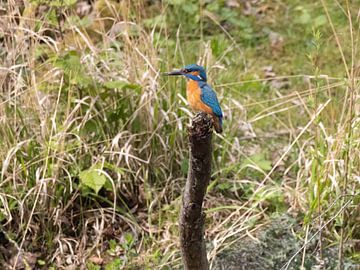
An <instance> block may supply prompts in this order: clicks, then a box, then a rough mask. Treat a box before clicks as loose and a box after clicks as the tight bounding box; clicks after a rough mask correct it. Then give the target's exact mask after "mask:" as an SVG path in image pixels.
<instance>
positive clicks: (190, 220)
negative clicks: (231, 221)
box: [180, 113, 212, 270]
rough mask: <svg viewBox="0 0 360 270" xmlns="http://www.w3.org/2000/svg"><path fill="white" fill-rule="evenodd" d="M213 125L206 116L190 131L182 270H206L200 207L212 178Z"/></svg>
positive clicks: (182, 223)
mask: <svg viewBox="0 0 360 270" xmlns="http://www.w3.org/2000/svg"><path fill="white" fill-rule="evenodd" d="M211 126H212V122H211V119H210V117H209V116H208V115H207V114H206V113H199V114H197V115H196V116H195V117H194V118H193V122H192V126H191V128H190V129H189V141H190V161H189V163H190V166H189V172H188V178H187V181H186V185H185V191H184V196H183V204H182V209H181V213H180V244H181V253H182V258H183V263H184V269H185V270H208V269H209V263H208V260H207V256H206V247H205V240H204V221H205V214H204V213H203V211H202V204H203V200H204V196H205V193H206V188H207V186H208V184H209V182H210V177H211V156H212V145H211V139H212V129H211Z"/></svg>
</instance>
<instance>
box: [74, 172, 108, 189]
mask: <svg viewBox="0 0 360 270" xmlns="http://www.w3.org/2000/svg"><path fill="white" fill-rule="evenodd" d="M79 177H80V181H81V183H82V184H83V185H85V186H87V187H89V188H90V189H92V190H93V191H94V192H95V193H96V194H98V193H99V191H100V189H101V188H102V187H103V186H104V185H105V182H106V177H105V175H103V174H102V173H100V172H99V171H98V170H97V169H96V168H94V167H92V168H90V169H88V170H85V171H82V172H81V173H80V174H79Z"/></svg>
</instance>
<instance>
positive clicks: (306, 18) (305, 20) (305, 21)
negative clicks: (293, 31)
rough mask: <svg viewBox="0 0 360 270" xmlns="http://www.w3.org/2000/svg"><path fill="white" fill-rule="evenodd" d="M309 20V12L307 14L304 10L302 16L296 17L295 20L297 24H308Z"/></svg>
mask: <svg viewBox="0 0 360 270" xmlns="http://www.w3.org/2000/svg"><path fill="white" fill-rule="evenodd" d="M310 20H311V16H310V14H309V12H307V11H306V10H303V12H302V14H301V15H300V16H299V17H298V19H297V20H296V21H297V23H300V24H308V23H309V22H310Z"/></svg>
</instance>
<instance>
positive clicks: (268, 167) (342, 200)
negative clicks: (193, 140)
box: [0, 0, 360, 269]
mask: <svg viewBox="0 0 360 270" xmlns="http://www.w3.org/2000/svg"><path fill="white" fill-rule="evenodd" d="M0 3H1V4H0V15H1V17H0V25H1V28H2V31H1V32H0V61H1V67H0V85H1V92H0V160H1V163H0V165H1V178H0V210H1V211H0V229H1V231H0V250H1V252H0V265H1V266H2V268H9V269H20V268H22V267H32V268H40V269H64V268H65V267H68V266H74V267H82V268H87V269H100V266H102V267H103V268H104V269H123V268H124V269H150V268H154V267H156V269H177V268H180V267H181V257H180V253H179V241H178V213H179V207H180V202H181V191H182V189H183V186H184V183H185V178H186V174H187V168H188V145H187V125H188V124H189V122H190V119H191V116H192V112H191V111H190V110H189V108H188V106H187V104H186V98H185V89H184V88H185V84H184V81H183V80H180V79H179V80H169V79H168V78H162V77H161V75H160V74H161V72H163V71H168V70H171V69H173V68H177V67H181V66H183V65H185V64H190V63H198V64H202V65H204V66H205V67H206V69H207V73H208V77H209V78H210V79H209V80H210V84H211V85H212V86H213V87H214V88H215V89H216V91H217V94H218V97H219V99H220V103H221V106H222V108H223V111H224V114H225V120H224V133H223V134H222V135H218V136H216V137H215V138H214V159H213V160H214V161H213V180H212V182H211V184H210V186H209V188H208V193H207V196H206V202H205V208H206V211H207V217H206V241H207V243H209V246H208V257H209V260H210V262H211V264H212V265H214V261H215V260H216V258H217V256H218V255H219V254H220V253H222V252H224V250H226V249H227V248H228V247H229V246H231V244H233V243H234V242H236V243H238V241H242V239H244V238H245V237H246V238H250V239H252V240H253V241H256V239H255V238H256V235H258V234H257V232H259V231H261V230H263V229H264V228H265V227H266V226H268V224H269V222H271V220H272V218H273V217H274V216H278V215H282V214H284V213H287V214H288V215H291V216H293V218H295V220H296V223H297V225H296V227H297V228H300V229H298V230H297V231H296V232H294V233H296V237H297V238H298V239H299V240H301V241H300V242H301V243H305V244H304V245H303V246H298V245H296V247H298V250H297V252H295V253H294V254H292V255H291V256H289V258H287V260H286V261H287V265H291V263H292V260H293V259H294V258H296V260H297V261H301V260H302V265H303V266H306V265H308V262H306V258H307V246H309V245H311V246H312V247H314V241H315V243H316V245H315V246H316V252H317V259H318V260H317V262H318V263H319V265H321V266H322V267H326V265H325V266H324V264H325V263H324V262H325V261H326V260H324V257H323V256H324V254H329V253H328V252H327V249H328V248H330V247H336V248H337V250H338V252H337V253H338V255H337V256H338V258H337V261H338V264H339V269H342V268H341V267H342V265H343V262H344V261H345V260H348V259H351V260H353V261H354V262H355V263H360V262H359V261H360V257H359V239H360V228H359V215H358V214H359V206H358V205H359V203H358V202H359V199H360V197H359V192H358V190H359V180H360V178H359V177H360V176H359V175H360V170H359V168H360V166H359V165H360V164H359V157H360V153H359V149H360V146H359V143H360V136H359V134H360V133H359V124H360V121H359V112H360V111H359V62H358V59H359V52H358V47H359V46H358V45H359V44H358V42H359V16H358V11H359V10H358V7H357V5H356V4H354V3H349V2H348V1H341V3H340V2H338V1H330V0H329V1H325V0H323V1H320V2H319V1H317V2H316V1H315V2H314V1H223V0H216V1H206V0H204V1H193V0H191V1H184V0H164V1H155V0H153V1H141V0H137V1H113V0H97V1H76V0H56V1H45V0H32V1H13V0H11V1H0ZM247 241H248V240H247ZM311 252H314V250H313V248H312V251H311ZM287 265H284V266H283V269H285V268H286V267H287Z"/></svg>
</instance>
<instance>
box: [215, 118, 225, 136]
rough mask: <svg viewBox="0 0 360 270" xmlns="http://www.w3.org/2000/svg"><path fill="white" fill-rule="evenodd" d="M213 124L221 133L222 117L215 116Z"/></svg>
mask: <svg viewBox="0 0 360 270" xmlns="http://www.w3.org/2000/svg"><path fill="white" fill-rule="evenodd" d="M213 120H214V121H213V125H214V128H215V131H216V132H217V133H221V132H222V131H223V129H222V117H217V116H213Z"/></svg>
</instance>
